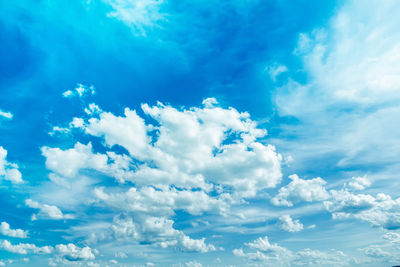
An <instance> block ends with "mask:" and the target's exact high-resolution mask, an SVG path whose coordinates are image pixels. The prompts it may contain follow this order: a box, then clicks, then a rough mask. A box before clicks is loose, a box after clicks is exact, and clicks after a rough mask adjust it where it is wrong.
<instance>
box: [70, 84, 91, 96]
mask: <svg viewBox="0 0 400 267" xmlns="http://www.w3.org/2000/svg"><path fill="white" fill-rule="evenodd" d="M88 94H89V95H94V94H95V89H94V86H93V85H90V86H86V85H83V84H80V83H78V84H77V86H76V88H75V89H74V90H67V91H65V92H64V93H63V94H62V95H63V97H66V98H70V97H75V96H78V97H84V96H86V95H88Z"/></svg>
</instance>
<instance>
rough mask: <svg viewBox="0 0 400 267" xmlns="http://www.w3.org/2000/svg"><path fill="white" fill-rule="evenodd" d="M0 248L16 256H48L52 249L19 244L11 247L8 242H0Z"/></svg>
mask: <svg viewBox="0 0 400 267" xmlns="http://www.w3.org/2000/svg"><path fill="white" fill-rule="evenodd" d="M0 248H2V249H4V250H7V251H9V252H12V253H17V254H28V253H34V254H50V253H52V252H53V248H52V247H50V246H43V247H37V246H36V245H34V244H28V243H19V244H17V245H13V244H11V243H10V241H8V240H2V241H0Z"/></svg>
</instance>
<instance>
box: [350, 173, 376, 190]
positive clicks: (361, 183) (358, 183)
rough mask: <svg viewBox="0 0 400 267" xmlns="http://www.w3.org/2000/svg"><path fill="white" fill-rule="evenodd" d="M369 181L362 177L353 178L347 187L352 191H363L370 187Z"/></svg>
mask: <svg viewBox="0 0 400 267" xmlns="http://www.w3.org/2000/svg"><path fill="white" fill-rule="evenodd" d="M371 184H372V183H371V181H370V180H369V179H368V178H367V177H365V176H363V177H353V178H352V179H351V182H349V183H348V186H349V187H350V188H352V189H354V190H364V189H365V188H367V187H370V186H371Z"/></svg>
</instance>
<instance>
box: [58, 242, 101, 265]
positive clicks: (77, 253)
mask: <svg viewBox="0 0 400 267" xmlns="http://www.w3.org/2000/svg"><path fill="white" fill-rule="evenodd" d="M56 252H57V254H58V255H59V256H61V257H63V258H65V259H66V260H68V261H86V260H94V259H95V258H96V257H95V254H96V253H97V251H96V250H93V249H91V248H90V247H83V248H81V247H77V246H76V245H74V244H72V243H69V244H67V245H64V244H60V245H57V246H56Z"/></svg>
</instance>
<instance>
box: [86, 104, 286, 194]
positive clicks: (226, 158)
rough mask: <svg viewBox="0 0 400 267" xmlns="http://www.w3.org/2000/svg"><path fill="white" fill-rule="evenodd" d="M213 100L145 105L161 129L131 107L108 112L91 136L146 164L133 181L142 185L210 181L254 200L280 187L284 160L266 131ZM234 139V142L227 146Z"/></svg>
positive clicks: (93, 123) (90, 128)
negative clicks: (184, 106) (199, 104)
mask: <svg viewBox="0 0 400 267" xmlns="http://www.w3.org/2000/svg"><path fill="white" fill-rule="evenodd" d="M207 101H208V100H205V102H204V103H205V107H204V108H202V109H200V108H192V109H189V110H183V111H179V110H177V109H175V108H173V107H170V106H164V105H162V104H161V103H159V105H157V106H155V107H149V106H148V105H146V104H144V105H142V109H143V111H144V113H145V114H147V115H148V116H150V117H151V118H152V119H154V120H155V121H157V123H158V124H159V125H156V126H153V125H149V124H147V125H146V123H145V121H144V120H143V119H142V118H140V117H139V116H138V115H137V113H136V112H135V111H132V110H129V109H125V112H124V113H125V117H118V116H115V115H113V114H111V113H107V112H103V113H101V114H100V118H99V119H97V118H91V119H89V120H88V124H87V126H86V132H87V133H88V134H91V135H94V136H99V137H104V141H105V143H106V144H107V145H108V146H109V147H112V146H114V145H120V146H122V147H124V148H126V149H127V150H128V151H129V154H130V155H131V157H133V158H135V159H139V160H141V161H145V164H142V165H140V166H139V168H138V169H137V170H136V172H135V174H134V176H133V177H132V178H131V179H132V180H134V181H135V182H138V183H140V184H143V183H144V181H148V183H147V184H148V185H154V184H159V183H163V184H176V185H178V186H180V187H189V188H192V187H201V188H205V183H206V182H207V181H209V182H214V183H217V184H223V185H226V186H229V187H233V188H234V189H235V190H236V191H237V194H238V195H242V196H249V197H251V196H254V195H255V194H256V192H257V191H259V190H262V189H265V188H271V187H275V186H276V184H278V183H279V182H280V179H281V176H282V175H281V169H280V162H281V156H280V155H279V154H277V153H276V152H275V148H274V147H273V146H270V145H264V144H261V143H259V142H257V141H256V139H257V138H260V137H263V136H265V134H266V132H265V131H264V130H261V129H258V128H257V125H256V123H255V122H253V121H251V120H250V119H249V115H248V114H247V113H239V112H237V111H236V110H235V109H233V108H230V109H222V108H220V107H216V106H215V105H216V103H215V101H214V102H213V104H212V105H210V103H208V102H207ZM188 129H190V130H188ZM152 133H153V134H152ZM154 134H155V136H154ZM228 138H234V139H233V140H232V141H231V142H230V143H229V144H224V141H225V140H227V139H228ZM178 140H179V141H178ZM149 165H153V166H152V167H150V166H149Z"/></svg>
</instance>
